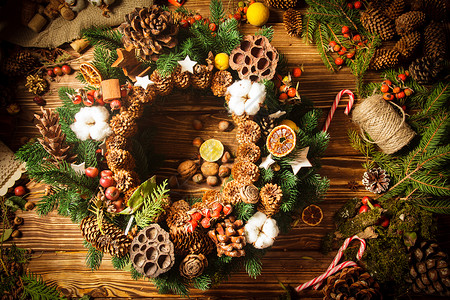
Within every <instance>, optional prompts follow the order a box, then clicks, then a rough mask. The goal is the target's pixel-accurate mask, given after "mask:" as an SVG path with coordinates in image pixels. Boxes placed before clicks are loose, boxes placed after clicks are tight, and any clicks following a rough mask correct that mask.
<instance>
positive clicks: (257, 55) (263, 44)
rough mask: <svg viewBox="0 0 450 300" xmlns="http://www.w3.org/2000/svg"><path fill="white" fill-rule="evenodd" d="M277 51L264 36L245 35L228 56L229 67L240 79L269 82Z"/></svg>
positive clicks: (273, 73)
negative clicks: (265, 80)
mask: <svg viewBox="0 0 450 300" xmlns="http://www.w3.org/2000/svg"><path fill="white" fill-rule="evenodd" d="M278 59H279V56H278V51H277V50H276V49H275V48H274V47H273V46H272V45H271V44H270V42H269V40H268V39H267V38H266V37H265V36H261V35H246V36H244V38H243V39H242V41H241V44H240V45H239V46H238V47H237V48H235V49H234V50H233V51H232V52H231V54H230V67H231V68H232V69H233V70H236V71H237V72H238V74H239V78H240V79H250V80H252V81H259V80H261V79H267V80H270V79H272V78H273V76H274V75H275V71H276V68H277V64H278Z"/></svg>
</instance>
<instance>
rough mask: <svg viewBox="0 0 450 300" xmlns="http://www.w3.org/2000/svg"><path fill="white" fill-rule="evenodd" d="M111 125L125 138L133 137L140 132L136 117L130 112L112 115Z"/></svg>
mask: <svg viewBox="0 0 450 300" xmlns="http://www.w3.org/2000/svg"><path fill="white" fill-rule="evenodd" d="M109 126H111V130H112V131H113V132H114V133H115V134H116V135H121V136H122V137H124V138H128V137H132V136H133V135H135V134H136V133H137V132H138V125H137V123H136V119H135V118H133V116H132V115H131V114H129V113H128V112H123V113H121V114H118V115H115V116H114V117H112V118H111V121H110V122H109Z"/></svg>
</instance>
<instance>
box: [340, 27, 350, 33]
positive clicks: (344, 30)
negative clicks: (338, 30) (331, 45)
mask: <svg viewBox="0 0 450 300" xmlns="http://www.w3.org/2000/svg"><path fill="white" fill-rule="evenodd" d="M349 32H350V28H348V26H342V33H349Z"/></svg>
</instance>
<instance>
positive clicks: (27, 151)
mask: <svg viewBox="0 0 450 300" xmlns="http://www.w3.org/2000/svg"><path fill="white" fill-rule="evenodd" d="M15 156H16V158H17V159H19V160H20V161H22V162H25V163H26V164H27V165H26V168H27V169H28V168H30V167H31V166H36V165H40V164H41V163H42V161H45V159H46V158H50V154H49V153H48V152H47V151H45V149H44V148H43V147H42V145H41V144H40V143H39V142H34V143H32V142H28V143H27V144H25V145H23V146H22V147H20V149H19V150H17V151H16V153H15Z"/></svg>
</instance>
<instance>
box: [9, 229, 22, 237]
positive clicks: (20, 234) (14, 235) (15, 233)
mask: <svg viewBox="0 0 450 300" xmlns="http://www.w3.org/2000/svg"><path fill="white" fill-rule="evenodd" d="M21 236H22V232H21V231H20V230H17V229H16V230H14V231H13V232H12V233H11V237H12V238H19V237H21Z"/></svg>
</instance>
